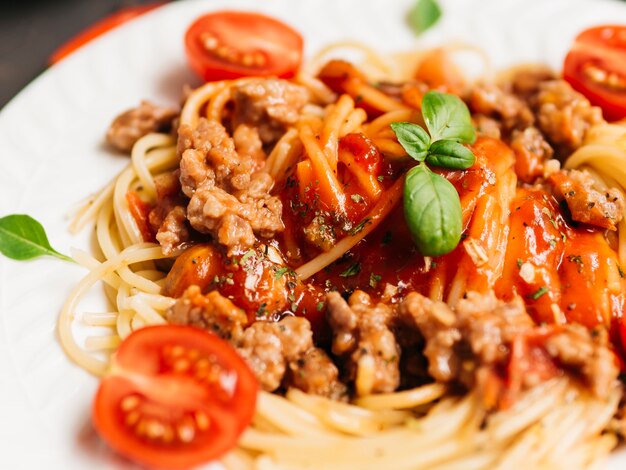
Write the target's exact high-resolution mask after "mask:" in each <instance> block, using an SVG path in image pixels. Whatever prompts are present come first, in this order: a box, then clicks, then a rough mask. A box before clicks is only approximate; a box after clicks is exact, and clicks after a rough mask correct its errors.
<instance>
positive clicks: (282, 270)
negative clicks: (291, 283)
mask: <svg viewBox="0 0 626 470" xmlns="http://www.w3.org/2000/svg"><path fill="white" fill-rule="evenodd" d="M287 271H289V267H288V266H283V267H282V268H278V269H277V270H276V272H275V273H274V279H276V280H278V279H280V278H282V277H283V276H284V275H285V273H286V272H287Z"/></svg>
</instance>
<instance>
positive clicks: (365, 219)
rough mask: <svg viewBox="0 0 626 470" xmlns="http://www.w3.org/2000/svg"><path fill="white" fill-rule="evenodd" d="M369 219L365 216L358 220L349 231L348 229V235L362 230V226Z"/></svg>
mask: <svg viewBox="0 0 626 470" xmlns="http://www.w3.org/2000/svg"><path fill="white" fill-rule="evenodd" d="M369 221H370V218H369V217H365V218H364V219H363V220H362V221H361V222H359V223H358V224H357V225H356V226H355V227H354V228H353V229H352V230H351V231H350V235H356V234H357V233H359V232H360V231H361V230H363V228H364V227H365V224H367V223H368V222H369Z"/></svg>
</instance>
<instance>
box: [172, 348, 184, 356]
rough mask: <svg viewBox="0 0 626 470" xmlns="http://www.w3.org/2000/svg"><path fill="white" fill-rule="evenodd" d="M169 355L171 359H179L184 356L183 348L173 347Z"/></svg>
mask: <svg viewBox="0 0 626 470" xmlns="http://www.w3.org/2000/svg"><path fill="white" fill-rule="evenodd" d="M170 354H171V355H172V357H180V356H182V355H183V354H185V348H183V347H182V346H174V347H173V348H172V351H171V353H170Z"/></svg>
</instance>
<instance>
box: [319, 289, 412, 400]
mask: <svg viewBox="0 0 626 470" xmlns="http://www.w3.org/2000/svg"><path fill="white" fill-rule="evenodd" d="M327 306H328V314H329V323H330V327H331V329H332V330H333V344H332V351H333V353H334V354H336V355H338V356H341V357H342V358H344V359H345V360H346V368H347V373H348V380H350V381H354V384H355V389H356V393H357V395H361V396H362V395H369V394H371V393H385V392H392V391H394V390H395V389H396V388H397V387H398V385H399V384H400V371H399V361H400V348H399V346H398V344H397V342H396V338H395V336H394V334H393V333H392V331H391V330H390V328H389V324H390V323H391V321H392V317H393V311H392V309H391V308H390V307H389V306H388V305H386V304H383V303H378V304H374V303H373V302H372V300H371V298H370V297H369V296H368V295H367V294H366V293H365V292H362V291H355V292H354V293H353V294H352V295H351V296H350V299H349V303H348V302H346V301H345V300H344V299H343V298H342V297H341V295H339V293H337V292H331V293H329V294H328V296H327Z"/></svg>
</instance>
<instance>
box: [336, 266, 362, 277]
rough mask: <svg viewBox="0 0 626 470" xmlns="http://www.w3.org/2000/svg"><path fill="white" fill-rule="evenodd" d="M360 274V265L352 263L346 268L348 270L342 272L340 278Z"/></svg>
mask: <svg viewBox="0 0 626 470" xmlns="http://www.w3.org/2000/svg"><path fill="white" fill-rule="evenodd" d="M360 272H361V263H353V264H351V265H350V266H348V269H346V270H345V271H344V272H342V273H341V274H340V276H341V277H350V276H356V275H357V274H359V273H360Z"/></svg>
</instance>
